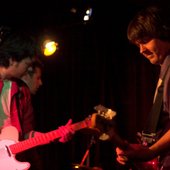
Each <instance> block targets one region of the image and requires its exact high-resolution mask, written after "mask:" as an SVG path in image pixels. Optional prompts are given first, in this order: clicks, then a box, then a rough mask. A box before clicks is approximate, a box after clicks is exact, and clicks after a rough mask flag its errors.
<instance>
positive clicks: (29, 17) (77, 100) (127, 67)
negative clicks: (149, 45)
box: [0, 0, 165, 170]
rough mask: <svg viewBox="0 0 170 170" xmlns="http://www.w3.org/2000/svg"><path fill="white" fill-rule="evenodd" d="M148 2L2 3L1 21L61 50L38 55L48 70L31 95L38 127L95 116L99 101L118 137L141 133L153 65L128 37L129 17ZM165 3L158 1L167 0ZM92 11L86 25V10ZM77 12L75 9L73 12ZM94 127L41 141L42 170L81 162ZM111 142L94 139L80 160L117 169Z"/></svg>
mask: <svg viewBox="0 0 170 170" xmlns="http://www.w3.org/2000/svg"><path fill="white" fill-rule="evenodd" d="M154 2H157V1H156V0H155V1H152V0H150V1H149V0H143V1H142V0H129V1H125V2H124V1H120V2H116V1H111V0H110V1H108V0H106V1H101V0H88V1H86V0H68V1H66V0H56V1H49V2H44V1H42V2H38V1H22V2H17V1H15V2H14V1H13V2H10V3H9V2H7V1H6V2H4V3H5V4H4V5H3V6H1V7H0V22H1V24H2V25H10V26H14V27H19V28H21V29H28V30H29V31H31V32H32V33H33V34H34V35H35V36H36V37H37V40H38V41H39V42H41V41H42V39H43V38H44V37H45V36H47V35H50V36H53V37H54V38H55V39H56V41H57V42H58V43H59V50H58V51H57V52H56V53H55V54H54V55H52V56H50V57H47V58H46V57H45V56H43V55H42V56H41V59H42V60H43V62H44V65H45V69H44V72H43V86H42V87H41V88H40V90H39V91H38V93H37V95H36V96H34V100H33V101H34V106H35V110H36V122H37V125H36V126H37V130H39V131H42V132H48V131H51V130H54V129H56V128H57V127H58V126H61V125H64V124H65V123H66V122H67V121H68V119H69V118H72V120H73V123H75V122H79V121H82V120H84V119H85V118H86V117H88V115H91V114H92V113H94V112H95V111H94V109H93V107H94V106H96V105H98V104H102V105H104V106H106V107H108V108H111V109H113V110H115V111H116V112H117V116H116V117H117V120H116V123H117V127H118V130H119V135H120V136H121V137H122V138H123V139H126V140H128V141H130V142H134V141H135V140H136V133H137V132H138V131H141V130H142V127H143V125H144V123H145V120H146V116H147V114H148V112H149V110H150V107H151V105H152V97H153V94H154V89H155V86H156V81H157V78H158V71H159V68H158V66H154V65H151V64H150V63H149V61H147V60H146V59H145V58H144V57H142V56H141V55H140V54H139V50H138V49H137V48H136V47H135V46H133V45H131V44H130V43H129V42H128V40H127V37H126V29H127V25H128V22H129V21H130V20H131V18H132V17H133V15H134V14H135V13H136V12H137V11H138V10H140V9H141V8H142V7H144V6H146V5H148V4H149V3H154ZM164 2H165V1H162V3H164ZM87 7H92V8H93V14H92V16H91V19H90V21H89V22H83V20H82V16H83V11H84V10H85V9H86V8H87ZM72 8H75V9H77V12H76V13H72V12H71V9H72ZM92 136H95V137H96V133H95V132H94V131H92V130H91V131H85V130H84V131H83V130H80V131H77V132H76V133H75V135H74V137H73V139H72V140H71V141H69V142H68V143H66V144H62V143H58V142H53V143H50V144H48V145H44V146H40V147H39V149H40V153H41V155H42V159H43V163H44V167H45V169H48V170H52V169H53V170H67V169H69V170H71V164H74V163H78V164H79V163H80V162H81V160H82V158H83V155H84V154H85V151H86V149H87V148H88V145H89V143H90V141H91V138H92ZM114 149H115V145H114V144H111V143H110V142H109V141H100V140H98V137H96V138H95V144H93V145H92V147H91V149H90V157H89V159H88V160H87V161H85V165H86V164H87V166H90V167H94V166H99V167H102V168H103V170H111V169H114V170H116V169H117V165H116V161H115V150H114Z"/></svg>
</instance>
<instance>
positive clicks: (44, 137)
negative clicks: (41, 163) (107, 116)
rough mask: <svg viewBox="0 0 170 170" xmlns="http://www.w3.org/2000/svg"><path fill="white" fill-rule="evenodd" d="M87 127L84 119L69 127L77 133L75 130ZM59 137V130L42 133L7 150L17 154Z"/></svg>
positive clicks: (87, 121) (87, 124)
mask: <svg viewBox="0 0 170 170" xmlns="http://www.w3.org/2000/svg"><path fill="white" fill-rule="evenodd" d="M89 125H90V120H89V119H86V120H83V121H81V122H78V123H75V124H72V125H71V127H72V128H73V130H75V131H77V130H80V129H83V128H86V127H89ZM61 136H62V134H61V133H60V130H59V129H57V130H53V131H51V132H47V133H42V134H40V135H38V136H36V137H33V138H30V139H26V140H24V141H20V142H18V143H15V144H12V145H10V146H9V148H10V151H11V152H12V153H13V154H17V153H19V152H22V151H25V150H27V149H30V148H33V147H35V146H38V145H44V144H47V143H50V142H51V141H53V140H55V139H57V138H59V137H61Z"/></svg>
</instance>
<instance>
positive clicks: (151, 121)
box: [142, 65, 170, 137]
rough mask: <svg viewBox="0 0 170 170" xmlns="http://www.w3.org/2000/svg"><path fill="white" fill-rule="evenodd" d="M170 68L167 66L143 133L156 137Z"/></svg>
mask: <svg viewBox="0 0 170 170" xmlns="http://www.w3.org/2000/svg"><path fill="white" fill-rule="evenodd" d="M169 68H170V65H169V66H168V67H167V69H166V71H165V73H164V75H163V78H162V82H161V84H160V86H159V87H158V89H157V94H156V97H155V100H154V103H153V106H152V109H151V111H150V113H149V116H148V120H147V122H146V124H145V127H144V130H143V132H142V133H143V134H144V135H146V136H149V137H154V136H155V135H156V130H157V125H158V121H159V117H160V113H161V111H162V104H163V87H164V80H165V77H166V75H167V72H168V70H169Z"/></svg>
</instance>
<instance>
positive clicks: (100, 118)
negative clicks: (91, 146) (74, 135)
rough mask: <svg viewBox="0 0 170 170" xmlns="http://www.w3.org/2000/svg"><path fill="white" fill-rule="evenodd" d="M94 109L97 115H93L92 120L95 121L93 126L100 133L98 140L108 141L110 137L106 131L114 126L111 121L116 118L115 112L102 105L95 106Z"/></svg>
mask: <svg viewBox="0 0 170 170" xmlns="http://www.w3.org/2000/svg"><path fill="white" fill-rule="evenodd" d="M94 109H95V110H96V111H97V113H96V114H94V115H93V117H94V118H93V119H95V123H93V125H94V126H95V127H97V128H98V129H99V130H100V131H101V132H102V134H101V135H100V137H99V139H100V140H108V139H109V138H110V137H109V135H108V134H107V131H108V130H109V129H110V128H113V126H114V125H113V121H112V119H113V118H114V117H115V116H116V112H115V111H113V110H111V109H108V108H106V107H104V106H103V105H97V106H95V107H94ZM93 122H94V121H93Z"/></svg>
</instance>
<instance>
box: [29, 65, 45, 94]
mask: <svg viewBox="0 0 170 170" xmlns="http://www.w3.org/2000/svg"><path fill="white" fill-rule="evenodd" d="M28 76H29V78H28V80H27V84H28V86H29V89H30V92H31V94H36V92H37V90H38V89H39V87H40V86H41V85H42V79H41V76H42V71H41V69H40V68H38V67H36V68H35V72H34V73H33V75H32V76H30V75H28Z"/></svg>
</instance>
